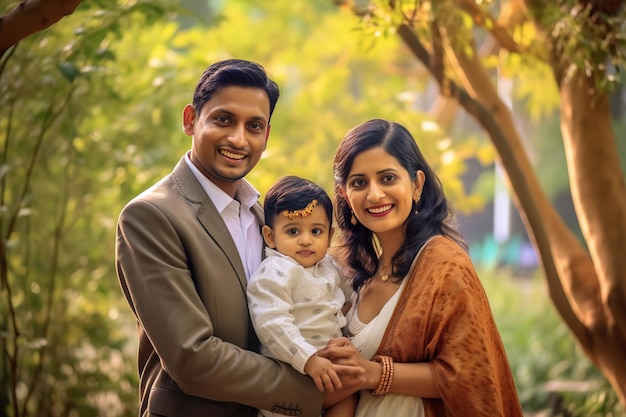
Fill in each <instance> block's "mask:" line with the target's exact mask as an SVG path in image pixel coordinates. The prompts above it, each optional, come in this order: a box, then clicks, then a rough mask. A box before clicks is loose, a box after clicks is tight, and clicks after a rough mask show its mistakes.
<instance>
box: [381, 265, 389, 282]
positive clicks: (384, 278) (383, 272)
mask: <svg viewBox="0 0 626 417" xmlns="http://www.w3.org/2000/svg"><path fill="white" fill-rule="evenodd" d="M389 269H390V267H386V268H383V269H382V270H381V271H380V280H381V281H382V282H387V280H388V279H389Z"/></svg>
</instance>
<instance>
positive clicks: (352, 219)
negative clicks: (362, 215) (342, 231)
mask: <svg viewBox="0 0 626 417" xmlns="http://www.w3.org/2000/svg"><path fill="white" fill-rule="evenodd" d="M350 212H351V213H352V216H351V217H350V223H352V226H356V224H357V220H356V217H354V212H353V211H352V210H350Z"/></svg>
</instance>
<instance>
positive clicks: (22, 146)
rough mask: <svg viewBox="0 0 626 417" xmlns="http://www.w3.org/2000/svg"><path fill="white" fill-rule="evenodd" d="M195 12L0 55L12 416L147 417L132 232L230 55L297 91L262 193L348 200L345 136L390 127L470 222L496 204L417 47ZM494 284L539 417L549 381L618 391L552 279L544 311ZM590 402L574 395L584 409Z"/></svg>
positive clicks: (314, 11) (136, 18)
mask: <svg viewBox="0 0 626 417" xmlns="http://www.w3.org/2000/svg"><path fill="white" fill-rule="evenodd" d="M187 3H189V4H185V2H183V6H189V7H191V8H192V11H189V10H188V9H186V8H184V7H181V6H180V5H179V4H178V2H177V1H174V0H172V1H168V0H162V1H147V0H145V1H122V0H119V1H116V0H98V1H93V2H85V3H84V4H83V5H81V6H80V7H79V9H78V10H77V12H76V13H74V14H73V15H72V16H70V17H67V18H65V19H63V20H62V21H61V22H60V23H59V24H57V25H55V26H53V27H52V28H51V29H49V30H46V31H44V32H41V33H38V34H36V35H33V36H31V37H29V38H27V39H26V40H24V41H22V42H21V43H20V44H19V45H18V47H17V48H15V49H14V50H13V51H12V52H11V54H10V55H9V56H8V57H7V56H5V57H4V58H3V60H2V61H0V65H1V71H0V132H2V136H0V141H1V142H0V145H1V146H0V149H1V151H0V152H1V156H0V158H1V161H0V235H1V238H2V246H1V247H0V249H1V253H0V255H1V261H2V262H0V273H1V276H2V296H1V298H0V325H1V329H0V331H1V332H2V333H1V335H2V336H1V343H2V348H3V351H4V353H5V354H4V355H3V359H2V361H0V386H2V387H3V389H2V391H1V392H0V415H12V416H18V415H19V416H26V415H38V416H70V415H81V416H82V415H98V416H103V417H106V416H132V415H136V402H137V383H138V380H137V372H136V365H135V340H134V336H135V333H134V322H133V319H132V316H131V314H130V311H129V310H128V307H127V305H126V304H125V301H124V300H123V297H122V295H121V292H120V290H119V287H118V283H117V279H116V274H115V269H114V236H115V222H116V219H117V214H118V213H119V211H120V210H121V208H122V206H123V205H124V204H125V203H126V202H127V201H128V200H129V199H131V198H132V197H134V196H135V195H136V194H138V193H139V192H141V191H142V190H143V189H145V188H146V187H148V186H149V185H151V184H152V183H153V182H154V181H156V180H157V179H158V178H160V177H162V176H163V175H165V174H167V173H168V172H169V170H170V169H171V167H172V166H173V165H174V164H175V163H176V162H177V161H178V159H179V158H180V157H181V156H182V154H183V153H184V152H185V151H186V150H187V149H188V148H189V144H190V139H189V138H188V137H186V136H185V135H184V134H183V133H182V130H181V114H182V108H183V107H184V105H185V104H186V103H188V102H190V101H191V94H192V92H193V88H194V86H195V83H196V81H197V78H198V77H199V75H200V73H201V72H202V71H203V70H204V68H206V66H207V65H209V64H210V63H211V62H213V61H216V60H219V59H224V58H228V57H239V58H245V59H250V60H253V61H257V62H260V63H262V64H263V65H264V66H265V67H266V68H267V69H268V71H269V72H270V73H271V74H272V75H273V77H274V78H275V79H276V80H277V81H278V83H279V84H280V85H281V87H282V97H281V99H280V100H279V102H278V106H277V108H276V112H275V116H274V118H273V120H272V135H271V138H270V142H269V145H268V149H267V151H266V154H265V157H264V158H263V159H262V161H261V162H260V164H259V166H258V168H257V169H255V170H254V171H253V173H251V175H250V176H249V179H250V181H252V182H253V183H254V184H255V185H256V186H257V188H258V189H259V191H260V192H261V193H264V192H265V191H266V190H267V188H268V187H269V186H270V184H271V183H272V182H273V181H274V180H275V179H276V178H277V177H279V176H282V175H286V174H296V175H301V176H305V177H308V178H310V179H312V180H314V181H316V182H318V183H320V184H321V185H323V186H324V187H325V188H326V189H327V190H328V191H329V192H330V191H332V172H331V166H332V156H333V154H334V150H335V148H336V145H337V143H338V142H339V141H340V139H341V138H342V137H343V135H344V134H345V132H346V131H347V130H348V129H350V128H351V127H353V126H354V125H356V124H358V123H360V122H362V121H364V120H367V119H369V118H372V117H382V118H390V119H394V120H398V121H400V122H401V123H403V124H405V125H406V126H407V127H408V128H409V129H410V130H411V131H412V132H413V134H414V135H415V137H416V139H417V141H418V143H419V145H420V147H421V148H422V149H423V150H424V152H425V154H426V156H427V158H429V160H430V161H431V162H432V163H433V166H434V168H435V170H436V171H437V172H438V173H439V175H440V177H441V179H442V181H443V183H444V184H445V186H446V192H447V194H448V196H449V197H450V198H451V200H452V201H453V202H454V205H455V206H456V207H457V209H458V210H459V211H462V212H467V213H470V212H472V211H475V210H478V209H480V208H481V207H482V206H483V205H484V204H485V202H486V200H487V199H488V198H489V197H490V196H489V195H481V194H479V193H475V192H471V193H470V192H468V190H467V189H466V188H467V187H466V186H465V185H464V184H463V182H462V180H461V176H462V175H463V174H464V173H465V171H466V165H465V161H466V160H468V159H470V158H474V157H476V156H477V155H478V156H479V159H480V161H481V163H482V164H485V165H489V164H490V163H492V162H493V150H492V149H491V147H490V145H488V143H487V141H486V140H485V139H484V138H482V137H481V136H480V133H479V132H477V130H476V129H474V128H472V127H470V128H468V129H463V127H462V126H461V127H460V128H458V127H457V130H456V131H455V132H454V133H453V134H452V135H450V133H449V132H444V131H443V130H441V129H440V128H438V127H437V126H436V125H434V124H433V123H432V121H431V120H430V119H429V116H428V114H427V113H426V112H425V111H424V110H425V109H424V107H425V106H423V105H422V106H420V97H421V96H424V97H427V94H426V93H427V91H428V83H427V81H426V78H425V76H420V71H419V68H418V67H417V64H416V63H415V62H414V60H413V59H412V57H411V56H410V54H409V53H407V52H406V51H405V50H404V47H403V46H402V44H401V43H400V41H399V39H397V38H395V37H393V36H388V35H387V34H385V32H384V31H382V32H380V33H376V32H375V31H374V32H372V31H371V28H369V29H368V30H370V32H368V33H369V36H364V34H363V31H362V29H363V28H362V27H360V22H359V21H358V20H357V18H356V17H355V16H354V14H353V13H352V12H351V11H349V10H344V9H341V8H339V9H338V8H337V7H336V6H335V5H334V4H333V3H332V2H330V1H328V2H300V1H293V0H274V1H272V2H265V3H263V4H258V3H257V2H251V1H246V0H230V1H228V2H222V1H212V2H208V3H206V4H202V5H200V4H198V3H194V2H191V1H189V2H187ZM7 7H8V5H7ZM198 16H200V17H201V18H202V19H200V20H199V19H198ZM416 74H417V75H416ZM536 84H539V85H535V88H536V89H539V90H540V89H541V85H540V83H536ZM533 91H534V90H532V89H530V90H528V91H526V92H525V93H524V94H525V95H524V98H525V99H528V97H532V96H533V94H535V93H533ZM528 100H529V102H532V100H530V99H528ZM422 101H423V99H422ZM422 104H425V103H422ZM537 106H539V104H537ZM481 275H482V276H483V279H484V280H485V283H486V287H487V289H488V292H489V295H490V299H491V300H492V302H493V303H494V314H495V315H496V318H497V320H498V323H499V327H500V329H501V331H502V334H503V339H504V341H505V345H506V348H507V352H508V353H509V356H510V359H511V364H512V367H513V368H514V372H515V375H516V383H517V384H518V388H519V390H520V395H521V397H522V400H523V401H524V405H525V407H526V408H527V409H528V410H539V409H541V408H542V407H545V403H546V393H545V390H543V389H542V383H543V382H544V381H548V380H551V379H576V380H579V379H585V380H589V379H592V380H598V381H600V383H602V378H601V377H600V376H599V375H598V374H597V372H595V371H594V369H593V367H592V366H591V365H589V364H588V363H587V362H586V361H585V359H584V358H583V355H582V354H580V353H579V352H578V350H577V348H576V346H575V344H574V343H573V341H572V340H571V338H570V337H569V335H568V333H567V332H566V331H565V329H564V328H563V326H562V325H560V323H559V321H558V319H557V318H556V316H555V315H553V313H551V311H552V310H551V308H550V306H549V302H548V300H547V298H546V297H545V295H544V294H543V291H542V290H541V289H537V288H536V287H535V283H534V281H533V284H532V299H533V303H532V304H530V305H529V304H527V303H526V302H525V301H524V300H525V298H524V297H523V296H520V290H519V282H518V281H514V280H512V279H508V278H507V277H509V275H512V274H509V273H507V272H504V273H503V272H501V271H498V270H491V271H485V272H484V273H483V274H481ZM529 297H530V296H529ZM546 317H549V319H546ZM4 387H6V388H4ZM597 393H600V394H597ZM593 395H603V397H602V398H599V399H598V398H595V400H594V401H592V403H593V404H595V405H597V404H601V405H602V407H604V408H603V411H602V412H603V413H607V410H612V407H613V408H614V404H615V401H614V396H613V397H611V394H610V390H609V389H606V388H603V389H600V390H598V391H595V392H594V393H593ZM589 398H590V395H587V396H586V397H585V398H583V400H580V399H572V400H571V401H570V402H571V404H574V407H578V408H579V409H580V408H581V407H582V406H581V405H580V403H581V401H582V403H585V402H587V401H588V399H589ZM595 405H594V406H595ZM597 412H600V411H597ZM611 412H612V411H611ZM590 413H591V412H590ZM587 415H594V414H592V413H591V414H587ZM595 415H610V414H595ZM616 415H617V414H616Z"/></svg>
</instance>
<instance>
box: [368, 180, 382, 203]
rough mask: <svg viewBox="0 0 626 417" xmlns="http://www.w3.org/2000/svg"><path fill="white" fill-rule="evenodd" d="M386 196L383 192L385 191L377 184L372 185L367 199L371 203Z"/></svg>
mask: <svg viewBox="0 0 626 417" xmlns="http://www.w3.org/2000/svg"><path fill="white" fill-rule="evenodd" d="M384 195H385V193H384V192H383V190H382V189H381V188H380V187H379V186H378V185H376V184H374V183H372V185H370V187H369V190H368V192H367V198H368V199H369V200H370V201H378V200H380V199H381V198H383V197H384Z"/></svg>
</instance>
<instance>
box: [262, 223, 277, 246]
mask: <svg viewBox="0 0 626 417" xmlns="http://www.w3.org/2000/svg"><path fill="white" fill-rule="evenodd" d="M261 232H262V233H263V240H265V244H266V245H267V246H269V247H270V248H272V249H276V242H275V241H274V231H273V230H272V228H271V227H269V226H268V225H264V226H263V228H262V229H261Z"/></svg>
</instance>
